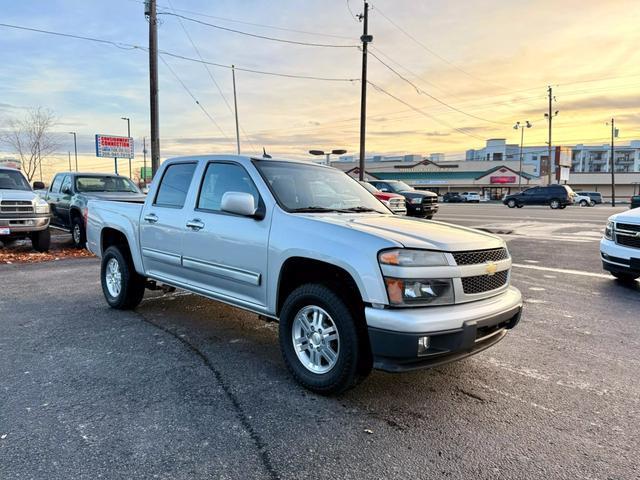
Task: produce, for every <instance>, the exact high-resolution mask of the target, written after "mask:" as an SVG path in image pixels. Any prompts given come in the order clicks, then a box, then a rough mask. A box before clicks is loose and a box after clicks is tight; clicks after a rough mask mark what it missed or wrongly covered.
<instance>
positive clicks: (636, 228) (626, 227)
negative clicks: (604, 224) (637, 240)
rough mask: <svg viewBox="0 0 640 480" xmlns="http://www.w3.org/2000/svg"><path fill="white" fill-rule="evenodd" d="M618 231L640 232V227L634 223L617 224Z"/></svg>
mask: <svg viewBox="0 0 640 480" xmlns="http://www.w3.org/2000/svg"><path fill="white" fill-rule="evenodd" d="M616 230H627V231H629V232H640V225H634V224H632V223H616Z"/></svg>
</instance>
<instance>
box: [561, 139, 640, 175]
mask: <svg viewBox="0 0 640 480" xmlns="http://www.w3.org/2000/svg"><path fill="white" fill-rule="evenodd" d="M613 159H614V166H615V169H614V171H615V172H621V173H630V172H640V140H633V141H632V142H630V143H629V145H615V144H614V156H613ZM571 171H572V172H576V173H587V172H588V173H598V172H610V171H611V145H610V144H603V145H595V146H589V145H576V146H575V147H572V155H571Z"/></svg>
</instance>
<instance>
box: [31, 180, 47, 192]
mask: <svg viewBox="0 0 640 480" xmlns="http://www.w3.org/2000/svg"><path fill="white" fill-rule="evenodd" d="M44 188H45V186H44V183H42V182H33V189H34V190H44Z"/></svg>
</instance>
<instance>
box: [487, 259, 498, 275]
mask: <svg viewBox="0 0 640 480" xmlns="http://www.w3.org/2000/svg"><path fill="white" fill-rule="evenodd" d="M485 270H486V272H487V275H494V274H495V273H496V272H497V271H498V266H497V265H496V264H495V263H493V262H487V266H486V268H485Z"/></svg>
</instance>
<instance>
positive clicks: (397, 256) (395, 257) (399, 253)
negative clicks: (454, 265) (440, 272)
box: [378, 248, 449, 267]
mask: <svg viewBox="0 0 640 480" xmlns="http://www.w3.org/2000/svg"><path fill="white" fill-rule="evenodd" d="M378 261H379V262H380V263H381V264H383V265H395V266H398V267H441V266H447V265H449V264H448V263H447V259H446V257H445V256H444V253H442V252H431V251H429V250H411V249H408V248H397V249H394V250H384V251H382V252H380V253H379V254H378Z"/></svg>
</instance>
